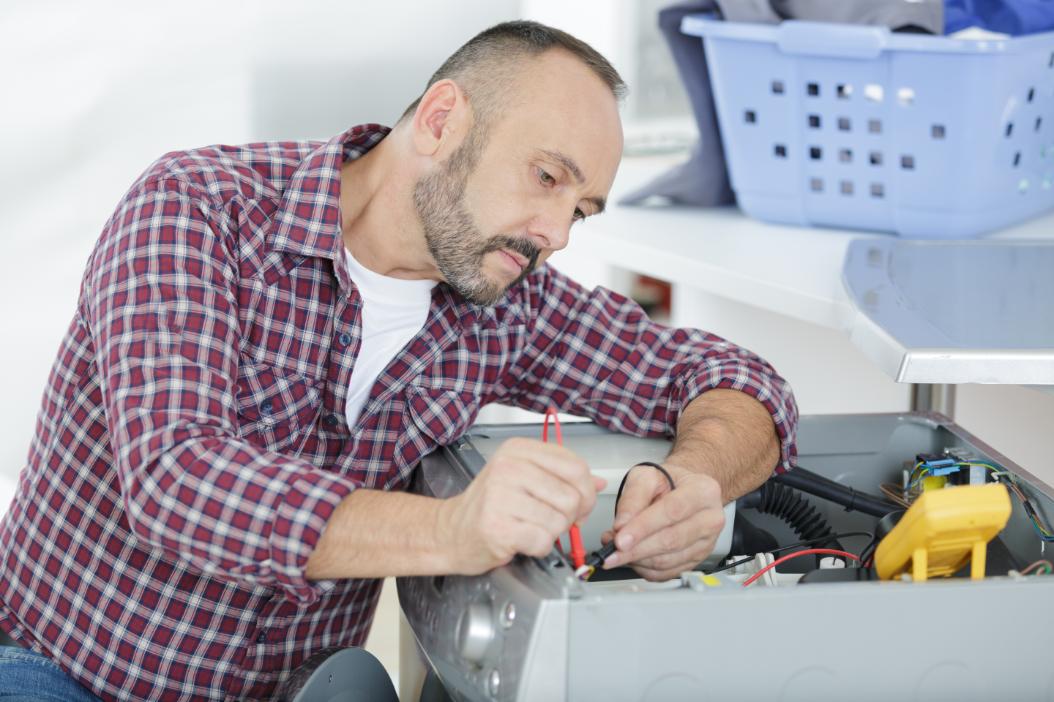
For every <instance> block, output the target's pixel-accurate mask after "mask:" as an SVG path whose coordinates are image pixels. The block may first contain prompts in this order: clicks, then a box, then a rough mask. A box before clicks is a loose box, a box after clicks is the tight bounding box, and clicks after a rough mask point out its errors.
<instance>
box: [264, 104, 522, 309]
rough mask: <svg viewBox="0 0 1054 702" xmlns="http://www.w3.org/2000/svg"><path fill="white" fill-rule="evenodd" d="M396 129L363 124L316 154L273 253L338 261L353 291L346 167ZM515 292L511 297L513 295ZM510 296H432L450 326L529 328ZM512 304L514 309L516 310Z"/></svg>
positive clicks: (282, 210)
mask: <svg viewBox="0 0 1054 702" xmlns="http://www.w3.org/2000/svg"><path fill="white" fill-rule="evenodd" d="M390 131H391V128H390V127H385V126H383V125H380V124H362V125H359V126H356V127H352V128H351V129H349V130H348V131H346V132H344V133H343V134H339V135H337V136H335V137H333V138H332V139H330V140H329V141H327V142H326V143H324V144H322V145H321V146H319V147H318V148H317V149H315V150H314V151H312V152H311V153H310V154H309V155H308V156H307V158H305V159H304V160H303V161H302V162H301V163H300V165H299V166H298V167H297V169H296V171H294V172H293V176H292V177H291V178H290V179H289V184H288V185H287V186H286V189H285V192H284V193H283V195H282V204H281V206H280V207H279V209H278V214H277V215H276V222H277V225H276V227H275V233H274V237H273V239H272V247H273V248H275V249H278V250H282V251H287V252H289V253H292V254H299V255H302V256H316V257H320V258H328V259H330V260H332V261H333V266H334V270H335V271H336V274H337V279H338V282H339V283H340V285H341V287H343V288H345V289H347V288H349V287H350V285H351V276H350V275H348V271H347V262H346V261H345V259H344V256H343V252H344V237H343V234H342V233H341V230H340V168H341V166H342V165H343V164H344V162H345V161H349V160H352V159H356V158H359V157H360V156H362V155H363V154H365V153H366V152H367V151H369V150H370V149H372V148H373V147H374V146H376V145H377V144H379V143H380V142H381V140H382V139H384V137H386V136H388V133H389V132H390ZM512 292H513V291H510V293H512ZM509 298H510V294H506V296H505V297H504V298H503V299H502V300H501V301H500V302H498V303H497V304H496V305H495V306H494V307H492V308H485V307H481V306H480V305H476V304H473V303H471V302H469V301H468V300H466V299H465V298H463V297H462V296H461V295H458V294H457V293H455V292H454V291H453V289H451V288H450V286H449V285H447V284H446V283H440V284H439V285H437V286H436V287H435V288H434V289H433V290H432V303H433V305H436V304H437V303H438V305H439V307H440V314H442V315H443V316H444V317H447V322H448V323H450V324H454V325H456V326H459V327H462V328H467V327H472V326H475V325H477V324H478V323H479V322H480V321H481V318H484V319H486V318H489V319H490V320H491V323H495V322H498V323H500V322H505V323H516V324H523V323H524V321H525V315H524V313H523V310H522V308H521V306H520V305H519V304H517V303H516V302H515V301H512V300H510V299H509ZM510 303H511V304H510Z"/></svg>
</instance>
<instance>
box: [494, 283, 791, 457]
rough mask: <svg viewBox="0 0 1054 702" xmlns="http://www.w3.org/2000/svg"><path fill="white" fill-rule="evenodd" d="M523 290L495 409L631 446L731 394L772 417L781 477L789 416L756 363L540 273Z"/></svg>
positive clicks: (787, 395)
mask: <svg viewBox="0 0 1054 702" xmlns="http://www.w3.org/2000/svg"><path fill="white" fill-rule="evenodd" d="M528 281H529V284H527V285H525V286H524V287H523V288H521V291H522V294H523V300H522V302H523V307H524V308H525V310H524V311H525V314H526V316H527V320H528V321H527V331H526V342H525V346H524V350H523V352H522V354H521V355H520V356H519V357H518V359H517V360H516V362H515V363H514V364H513V365H512V367H511V369H510V371H509V373H508V374H507V376H506V382H505V389H504V390H503V391H501V392H500V393H499V395H500V396H499V397H498V398H497V400H498V401H501V402H509V403H512V404H517V405H519V406H522V407H526V408H528V409H533V410H536V411H544V410H545V409H546V408H547V407H548V406H556V407H558V408H560V409H561V410H563V411H566V412H570V413H573V414H578V415H582V416H586V417H589V418H591V419H593V420H594V421H596V422H597V423H598V424H601V425H603V426H605V427H608V428H610V429H612V430H615V431H619V432H623V433H629V434H634V435H637V436H659V435H665V436H673V434H674V432H675V429H676V426H677V420H678V418H679V417H680V414H681V412H682V411H683V410H684V407H685V406H686V405H687V404H688V403H689V402H690V401H691V400H693V399H694V398H696V397H698V396H699V395H701V394H703V393H704V392H707V391H708V390H713V389H717V388H727V389H732V390H738V391H740V392H744V393H746V394H748V395H750V396H751V397H753V398H755V399H757V400H758V401H759V402H760V403H761V404H762V405H763V406H764V407H765V409H766V410H768V412H769V414H770V415H771V417H772V422H773V424H774V425H775V428H776V433H777V435H778V437H779V441H780V458H779V462H778V463H777V465H775V466H773V469H774V470H775V471H776V472H783V471H785V470H789V469H790V468H791V466H792V465H793V462H794V457H795V453H796V447H795V434H796V429H797V419H798V410H797V406H796V404H795V402H794V395H793V393H792V392H791V389H790V386H789V385H788V383H787V382H786V381H785V380H784V379H783V378H782V377H780V375H779V374H778V373H776V371H775V369H773V367H772V366H771V365H769V364H768V363H767V362H766V361H764V360H763V359H761V358H760V357H758V356H757V355H755V354H753V353H751V352H750V351H748V350H746V349H744V348H742V347H740V346H737V345H735V344H733V343H731V342H729V341H726V340H725V339H722V338H721V337H718V336H715V335H713V334H709V333H706V332H703V331H700V330H697V329H675V328H669V327H665V326H663V325H661V324H657V323H655V322H653V321H651V319H649V318H648V316H647V314H645V312H644V311H643V310H642V309H641V308H640V306H639V305H637V304H636V303H635V302H633V301H632V300H628V299H626V298H625V297H623V296H621V295H618V294H617V293H614V292H612V291H610V290H607V289H604V288H596V289H594V290H592V291H588V290H585V289H584V288H583V287H581V286H580V285H578V284H577V283H575V282H574V281H572V280H570V279H569V278H567V277H566V276H564V275H562V274H560V273H559V272H557V271H555V270H554V269H552V268H551V267H549V266H545V267H543V268H542V269H541V270H540V271H539V272H538V273H537V274H535V275H533V276H531V278H529V279H528Z"/></svg>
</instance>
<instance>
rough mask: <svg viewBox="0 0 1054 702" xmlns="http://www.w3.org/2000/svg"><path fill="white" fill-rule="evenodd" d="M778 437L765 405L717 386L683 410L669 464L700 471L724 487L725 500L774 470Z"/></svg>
mask: <svg viewBox="0 0 1054 702" xmlns="http://www.w3.org/2000/svg"><path fill="white" fill-rule="evenodd" d="M779 451H780V449H779V437H778V436H777V435H776V427H775V425H774V424H773V422H772V417H771V415H770V414H769V413H768V410H766V409H765V407H764V406H763V405H762V404H761V403H760V402H758V401H757V400H755V399H754V398H753V397H751V396H750V395H747V394H746V393H742V392H739V391H737V390H726V389H717V390H710V391H709V392H706V393H703V394H702V395H700V396H699V397H697V398H695V399H694V400H692V401H691V402H690V403H688V405H687V406H686V407H685V408H684V412H682V413H681V417H680V419H679V420H678V422H677V438H676V440H675V441H674V448H673V451H671V452H670V455H669V457H668V458H667V460H666V462H667V463H668V464H669V467H671V468H673V469H675V470H691V471H701V472H704V473H706V474H707V475H709V476H710V477H712V478H713V479H714V480H716V481H717V483H718V484H719V485H720V486H721V496H722V498H723V499H724V501H725V502H729V501H731V500H734V499H736V498H737V497H740V496H741V495H744V494H746V493H748V492H750V491H751V490H753V489H754V488H756V487H757V486H758V485H760V484H761V483H763V482H765V479H766V478H768V476H769V475H770V474H771V473H772V469H773V468H774V467H775V465H776V462H777V461H778V460H779V455H780V453H779Z"/></svg>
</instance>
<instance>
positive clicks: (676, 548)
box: [601, 464, 725, 581]
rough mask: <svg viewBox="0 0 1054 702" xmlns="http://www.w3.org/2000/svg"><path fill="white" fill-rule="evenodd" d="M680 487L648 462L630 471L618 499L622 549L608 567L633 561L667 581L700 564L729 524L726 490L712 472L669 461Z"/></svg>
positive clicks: (612, 534)
mask: <svg viewBox="0 0 1054 702" xmlns="http://www.w3.org/2000/svg"><path fill="white" fill-rule="evenodd" d="M665 467H666V469H667V470H668V471H669V473H670V475H671V477H672V478H673V480H674V484H675V485H676V486H677V489H676V490H671V489H670V484H669V482H668V481H667V480H666V476H664V475H663V474H662V473H661V472H660V471H658V470H655V469H654V468H649V467H647V466H639V467H635V468H631V469H630V473H629V475H628V476H627V477H626V484H625V487H624V488H623V491H622V498H621V499H620V500H619V503H618V507H617V512H616V514H615V522H614V524H613V525H612V527H613V531H608V532H605V533H604V535H603V536H602V537H601V541H603V542H604V543H608V542H609V541H611V539H612V538H614V539H615V545H616V546H617V547H618V550H617V551H616V552H615V553H613V554H612V555H611V556H610V557H609V558H608V559H607V561H605V563H604V566H605V567H607V568H612V567H615V566H619V565H630V566H632V567H633V569H634V570H636V571H637V572H638V573H639V574H640V575H641V576H642V577H643V578H645V579H647V580H655V581H658V580H668V579H670V578H673V577H676V576H677V575H679V574H680V573H681V572H683V571H686V570H691V569H692V568H694V567H696V566H697V565H699V564H700V563H701V562H702V561H703V560H704V559H705V558H706V557H707V556H709V555H710V552H711V551H713V549H714V544H715V543H716V542H717V537H718V536H719V535H720V533H721V529H723V528H724V526H725V512H724V506H723V504H722V501H721V488H720V486H719V485H718V483H717V481H716V480H714V479H713V478H711V477H710V476H708V475H706V474H703V473H699V472H693V471H688V470H683V469H678V468H677V467H675V466H672V465H669V464H666V465H665Z"/></svg>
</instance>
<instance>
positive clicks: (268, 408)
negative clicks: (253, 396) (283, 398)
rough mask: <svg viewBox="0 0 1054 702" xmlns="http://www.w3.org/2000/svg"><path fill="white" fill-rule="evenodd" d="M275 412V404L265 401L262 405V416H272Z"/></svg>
mask: <svg viewBox="0 0 1054 702" xmlns="http://www.w3.org/2000/svg"><path fill="white" fill-rule="evenodd" d="M273 412H274V403H273V402H271V401H270V400H264V401H263V403H262V404H261V405H260V414H272V413H273Z"/></svg>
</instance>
